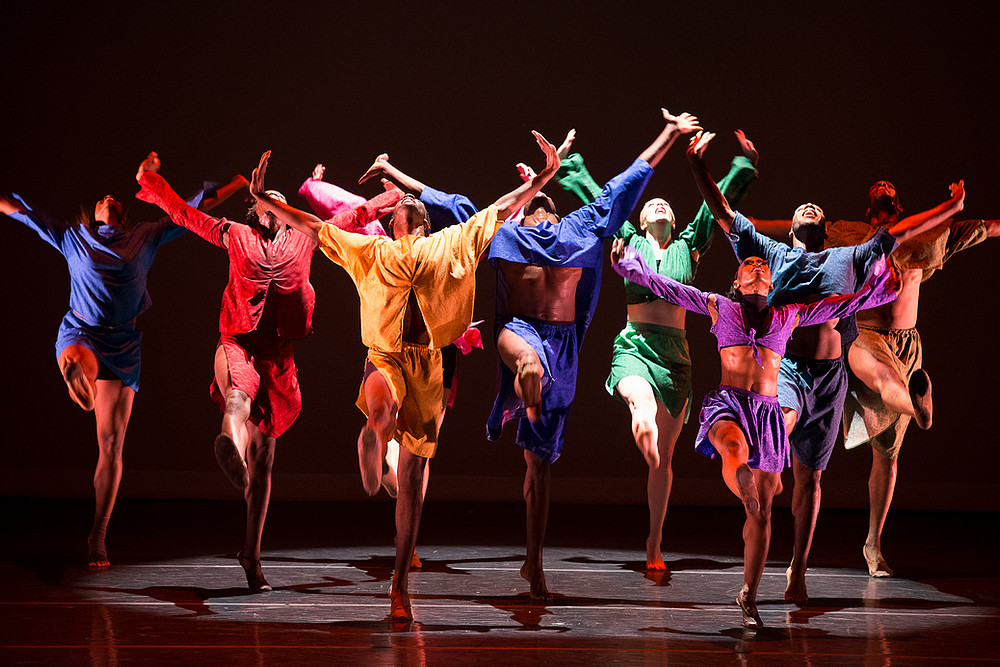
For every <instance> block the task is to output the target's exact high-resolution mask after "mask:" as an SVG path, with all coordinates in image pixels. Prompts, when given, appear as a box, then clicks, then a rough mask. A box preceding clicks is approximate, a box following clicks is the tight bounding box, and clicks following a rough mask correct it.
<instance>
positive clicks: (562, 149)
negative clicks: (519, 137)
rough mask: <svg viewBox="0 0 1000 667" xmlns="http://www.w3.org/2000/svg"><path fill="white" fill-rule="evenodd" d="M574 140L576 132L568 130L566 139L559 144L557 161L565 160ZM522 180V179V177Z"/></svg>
mask: <svg viewBox="0 0 1000 667" xmlns="http://www.w3.org/2000/svg"><path fill="white" fill-rule="evenodd" d="M574 139H576V130H570V131H569V132H567V133H566V138H565V139H563V142H562V143H561V144H559V159H560V160H565V159H566V156H567V155H569V148H570V146H572V145H573V140H574ZM522 178H523V177H522Z"/></svg>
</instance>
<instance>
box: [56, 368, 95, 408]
mask: <svg viewBox="0 0 1000 667" xmlns="http://www.w3.org/2000/svg"><path fill="white" fill-rule="evenodd" d="M62 375H63V380H65V381H66V388H67V389H69V397H70V398H72V399H73V402H75V403H76V404H77V405H79V406H80V407H81V408H83V409H84V410H86V411H87V412H90V411H91V410H93V409H94V396H95V395H96V394H97V387H95V386H94V384H93V383H92V382H91V381H90V378H88V377H87V374H86V373H84V372H83V366H81V365H80V362H79V361H77V360H76V359H72V358H67V359H65V361H64V363H63V367H62Z"/></svg>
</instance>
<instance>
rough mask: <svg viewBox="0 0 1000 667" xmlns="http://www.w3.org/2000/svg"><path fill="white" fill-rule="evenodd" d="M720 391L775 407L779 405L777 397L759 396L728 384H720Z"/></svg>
mask: <svg viewBox="0 0 1000 667" xmlns="http://www.w3.org/2000/svg"><path fill="white" fill-rule="evenodd" d="M719 391H726V392H729V393H731V394H740V395H741V396H746V397H748V398H751V399H753V400H755V401H763V402H764V403H774V404H775V405H778V397H777V396H768V395H766V394H758V393H757V392H755V391H751V390H749V389H741V388H739V387H733V386H731V385H728V384H720V385H719Z"/></svg>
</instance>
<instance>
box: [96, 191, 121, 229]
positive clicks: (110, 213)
mask: <svg viewBox="0 0 1000 667" xmlns="http://www.w3.org/2000/svg"><path fill="white" fill-rule="evenodd" d="M122 211H123V209H122V203H121V202H120V201H118V200H117V199H115V198H114V197H112V196H111V195H105V196H104V198H103V199H98V200H97V203H96V204H95V205H94V220H97V221H98V222H100V223H103V224H105V225H121V224H122V221H123V220H124V215H123V213H122Z"/></svg>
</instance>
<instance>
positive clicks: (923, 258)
mask: <svg viewBox="0 0 1000 667" xmlns="http://www.w3.org/2000/svg"><path fill="white" fill-rule="evenodd" d="M987 235H988V232H987V230H986V225H985V224H984V221H982V220H950V221H948V222H947V223H946V224H941V225H938V226H937V227H934V228H932V229H929V230H927V231H926V232H924V233H923V234H919V235H917V236H915V237H913V238H912V239H910V240H909V241H906V242H905V243H902V244H900V246H899V247H898V248H897V249H896V252H894V253H893V255H892V258H893V259H894V260H896V263H897V264H899V266H900V267H902V268H904V269H923V271H924V274H923V278H922V279H923V280H927V279H928V278H929V277H930V276H931V275H932V274H933V273H934V271H936V270H937V269H940V268H941V267H942V266H943V265H944V263H945V262H947V261H948V260H949V259H951V258H952V256H954V255H955V253H957V252H961V251H962V250H965V249H966V248H971V247H972V246H974V245H976V244H977V243H981V242H982V241H984V240H985V239H986V237H987Z"/></svg>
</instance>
